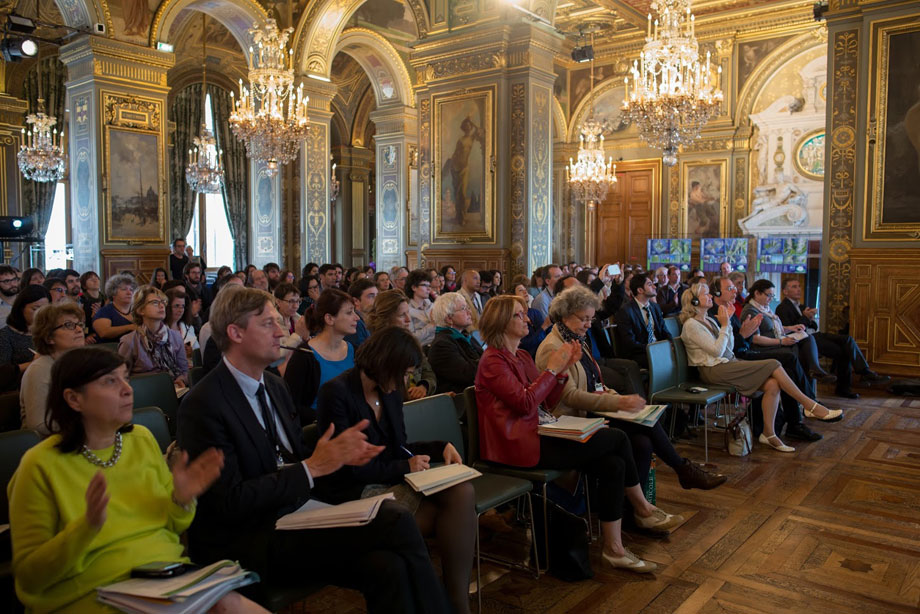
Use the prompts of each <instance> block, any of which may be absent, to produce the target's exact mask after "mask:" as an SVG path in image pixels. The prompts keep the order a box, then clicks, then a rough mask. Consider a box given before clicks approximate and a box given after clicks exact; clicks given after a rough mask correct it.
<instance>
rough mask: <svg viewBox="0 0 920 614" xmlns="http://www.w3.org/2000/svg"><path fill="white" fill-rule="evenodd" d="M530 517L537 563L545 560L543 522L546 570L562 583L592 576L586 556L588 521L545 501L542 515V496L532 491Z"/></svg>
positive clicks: (588, 559) (543, 562) (592, 572)
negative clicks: (544, 527) (545, 525)
mask: <svg viewBox="0 0 920 614" xmlns="http://www.w3.org/2000/svg"><path fill="white" fill-rule="evenodd" d="M532 497H533V520H534V527H535V528H536V535H534V536H533V545H534V547H535V548H536V549H537V553H538V554H539V555H540V565H544V564H545V563H546V544H545V542H544V540H543V526H544V522H546V523H548V524H547V531H548V534H549V535H548V537H549V573H551V574H552V575H554V576H555V577H557V578H559V579H560V580H564V581H566V582H577V581H578V580H587V579H588V578H593V577H594V570H593V569H591V561H590V558H589V556H588V543H589V540H588V521H587V520H585V519H584V518H582V517H581V516H576V515H575V514H572V513H570V512H568V511H566V510H565V509H564V508H562V507H561V506H559V505H556V504H555V503H553V502H552V501H547V502H546V515H547V516H548V517H549V518H548V519H544V517H543V497H542V496H541V495H538V494H536V493H534V494H533V495H532Z"/></svg>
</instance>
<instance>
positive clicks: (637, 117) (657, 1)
mask: <svg viewBox="0 0 920 614" xmlns="http://www.w3.org/2000/svg"><path fill="white" fill-rule="evenodd" d="M651 8H652V9H654V10H655V11H657V12H658V19H656V20H655V21H654V22H652V16H651V14H649V16H648V33H647V35H646V37H645V47H644V48H643V50H642V53H641V54H640V56H639V60H635V61H633V66H632V70H631V71H630V72H631V73H632V81H633V89H632V92H630V89H629V78H628V77H627V78H626V98H625V99H624V100H623V112H624V114H625V115H626V117H627V118H628V119H629V120H630V121H632V122H633V123H635V124H636V126H638V128H639V134H640V135H641V136H642V138H643V139H644V140H645V141H646V142H647V143H648V144H649V145H650V146H652V147H655V148H658V149H661V150H662V151H663V156H662V159H663V161H664V163H665V164H666V165H667V166H674V165H675V164H676V163H677V148H678V147H680V146H681V145H688V144H689V143H690V142H692V141H693V140H694V139H696V138H697V137H699V135H700V130H702V128H703V125H704V124H705V123H706V122H707V121H708V120H709V118H710V117H712V116H713V115H714V114H716V113H717V112H718V111H719V108H720V106H721V104H722V91H721V90H720V89H718V84H713V83H712V82H711V78H710V69H709V52H708V51H707V52H706V62H705V64H704V63H702V62H701V61H700V53H699V45H698V44H697V41H696V29H695V21H696V19H695V17H694V16H693V14H692V13H691V12H690V0H654V1H653V2H652V3H651ZM718 74H719V75H721V74H722V67H721V66H720V67H719V69H718Z"/></svg>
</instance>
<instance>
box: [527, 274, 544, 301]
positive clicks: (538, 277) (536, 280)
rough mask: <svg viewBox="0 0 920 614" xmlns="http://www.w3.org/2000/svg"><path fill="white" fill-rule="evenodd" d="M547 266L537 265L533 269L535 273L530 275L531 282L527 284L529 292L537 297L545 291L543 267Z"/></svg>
mask: <svg viewBox="0 0 920 614" xmlns="http://www.w3.org/2000/svg"><path fill="white" fill-rule="evenodd" d="M544 268H545V267H537V268H536V269H534V270H533V275H531V276H530V284H529V285H528V286H527V294H529V295H530V296H532V297H533V298H536V297H537V295H538V294H540V292H542V291H543V269H544Z"/></svg>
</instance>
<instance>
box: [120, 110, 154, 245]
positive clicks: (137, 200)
mask: <svg viewBox="0 0 920 614" xmlns="http://www.w3.org/2000/svg"><path fill="white" fill-rule="evenodd" d="M105 151H106V156H105V167H106V169H105V174H106V188H107V189H106V192H105V193H106V199H105V222H106V224H105V227H106V242H107V243H109V242H120V241H124V242H131V243H163V242H164V241H165V240H166V228H165V226H166V221H165V216H164V211H163V209H164V207H163V199H164V197H165V195H164V193H163V182H162V177H163V173H162V169H163V156H162V151H161V147H160V134H159V132H158V131H149V130H140V129H136V128H123V127H115V126H111V125H110V126H106V129H105Z"/></svg>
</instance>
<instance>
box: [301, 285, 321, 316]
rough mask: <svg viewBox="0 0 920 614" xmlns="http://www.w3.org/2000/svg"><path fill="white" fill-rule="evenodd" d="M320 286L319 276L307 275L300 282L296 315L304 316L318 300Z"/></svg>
mask: <svg viewBox="0 0 920 614" xmlns="http://www.w3.org/2000/svg"><path fill="white" fill-rule="evenodd" d="M322 290H323V289H322V284H321V283H320V281H319V275H307V276H306V277H304V278H303V279H301V280H300V307H298V308H297V313H299V314H300V315H306V314H307V311H308V310H310V308H311V307H313V305H315V304H316V301H318V300H319V294H320V292H322Z"/></svg>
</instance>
